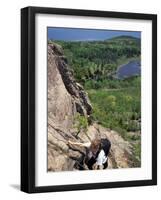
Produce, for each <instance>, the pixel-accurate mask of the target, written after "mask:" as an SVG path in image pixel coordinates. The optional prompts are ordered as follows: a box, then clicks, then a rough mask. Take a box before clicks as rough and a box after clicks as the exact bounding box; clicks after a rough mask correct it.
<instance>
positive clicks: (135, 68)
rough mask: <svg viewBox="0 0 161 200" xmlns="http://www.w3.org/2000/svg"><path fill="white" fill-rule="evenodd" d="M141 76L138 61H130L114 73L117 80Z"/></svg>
mask: <svg viewBox="0 0 161 200" xmlns="http://www.w3.org/2000/svg"><path fill="white" fill-rule="evenodd" d="M140 74H141V63H140V61H136V60H135V61H130V62H129V63H127V64H124V65H121V66H120V67H119V68H118V70H117V73H116V76H117V78H119V79H124V78H127V77H131V76H137V75H140Z"/></svg>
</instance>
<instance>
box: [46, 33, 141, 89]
mask: <svg viewBox="0 0 161 200" xmlns="http://www.w3.org/2000/svg"><path fill="white" fill-rule="evenodd" d="M50 42H52V41H50ZM55 42H56V43H58V44H60V45H61V46H62V47H63V49H64V54H65V56H66V57H67V61H68V64H69V65H70V66H71V68H72V69H73V73H74V77H75V78H76V79H77V81H78V82H80V83H81V84H83V85H84V86H85V87H87V88H88V87H91V86H92V85H96V87H98V88H99V87H100V86H101V87H102V86H103V87H104V85H106V86H107V87H108V84H107V83H104V82H106V81H107V80H112V79H115V78H118V77H120V76H119V74H117V72H119V73H121V70H120V71H119V70H118V68H119V66H121V65H124V64H128V63H129V62H131V61H132V62H133V61H134V63H133V65H135V63H138V61H139V62H140V53H141V47H140V46H141V45H140V43H141V41H140V39H139V38H135V37H131V36H119V37H115V38H112V39H108V40H104V41H55ZM136 61H137V62H136ZM129 67H130V66H129ZM133 68H134V73H133V72H132V73H128V72H127V71H128V70H127V67H126V70H125V71H126V74H127V77H130V76H133V75H139V72H137V70H139V69H138V68H137V67H136V70H135V67H134V66H133ZM120 69H121V68H120ZM123 71H124V70H123ZM117 75H118V76H117ZM128 75H129V76H128ZM121 77H124V78H126V76H121ZM99 85H100V86H99ZM110 88H111V87H110ZM95 89H96V88H95Z"/></svg>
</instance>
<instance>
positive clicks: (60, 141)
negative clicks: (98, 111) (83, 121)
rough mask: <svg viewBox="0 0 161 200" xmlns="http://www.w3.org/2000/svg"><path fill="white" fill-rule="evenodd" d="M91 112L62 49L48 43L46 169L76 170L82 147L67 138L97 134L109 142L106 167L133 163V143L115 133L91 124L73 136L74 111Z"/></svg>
mask: <svg viewBox="0 0 161 200" xmlns="http://www.w3.org/2000/svg"><path fill="white" fill-rule="evenodd" d="M91 112H92V106H91V104H90V101H89V99H88V95H87V94H86V92H85V91H84V89H83V87H82V86H81V85H80V84H78V83H77V82H76V81H75V79H74V77H73V74H72V71H71V70H70V68H69V66H68V64H67V60H66V58H65V56H64V55H63V50H62V48H61V47H60V46H59V45H57V44H53V43H52V44H48V171H61V170H65V171H68V170H70V171H71V170H76V169H77V168H78V165H79V163H80V161H81V159H82V156H83V155H84V153H85V149H83V148H78V147H76V146H74V145H72V146H71V145H68V143H67V141H68V140H69V139H70V140H72V141H75V142H88V141H89V140H90V139H93V138H95V137H98V136H100V137H101V138H108V139H109V140H110V141H111V143H112V147H111V151H110V158H109V166H108V168H124V167H130V166H132V160H131V155H132V146H131V145H130V144H129V143H128V142H126V141H124V140H123V138H121V136H119V134H118V133H117V132H114V131H111V130H108V129H106V128H104V127H101V126H100V125H98V124H96V123H94V124H92V125H90V126H89V127H88V130H87V134H85V133H84V132H83V130H82V131H80V134H79V137H77V136H76V135H75V130H74V128H73V123H74V118H75V115H76V113H80V114H81V115H83V116H85V117H88V116H89V115H90V114H91Z"/></svg>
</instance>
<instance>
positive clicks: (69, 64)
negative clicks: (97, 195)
mask: <svg viewBox="0 0 161 200" xmlns="http://www.w3.org/2000/svg"><path fill="white" fill-rule="evenodd" d="M156 184H157V16H156V15H154V14H138V13H122V12H109V11H94V10H74V9H61V8H42V7H27V8H23V9H21V190H22V191H24V192H28V193H35V192H54V191H67V190H85V189H100V188H115V187H130V186H146V185H156Z"/></svg>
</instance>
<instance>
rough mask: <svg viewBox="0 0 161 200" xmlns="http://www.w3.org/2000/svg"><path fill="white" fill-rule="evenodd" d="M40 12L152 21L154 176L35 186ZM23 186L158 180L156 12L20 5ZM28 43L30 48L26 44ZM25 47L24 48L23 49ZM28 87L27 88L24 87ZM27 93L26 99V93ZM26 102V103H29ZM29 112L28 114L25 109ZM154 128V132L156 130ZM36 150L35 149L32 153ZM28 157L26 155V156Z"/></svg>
mask: <svg viewBox="0 0 161 200" xmlns="http://www.w3.org/2000/svg"><path fill="white" fill-rule="evenodd" d="M37 13H42V14H43V13H46V14H61V15H64V14H66V15H76V16H79V15H81V16H95V17H97V16H98V17H114V18H126V19H144V20H147V19H149V20H151V21H152V50H153V51H152V64H153V68H152V72H153V73H152V76H153V79H152V85H153V91H152V92H153V95H154V96H153V97H152V98H153V101H152V116H153V120H152V136H153V138H152V156H153V159H152V179H150V180H139V181H124V182H107V183H90V184H74V185H61V186H42V187H39V186H35V178H36V177H35V15H36V14H37ZM21 26H22V27H21V66H22V67H21V116H22V122H21V190H22V191H25V192H28V193H34V192H52V191H68V190H82V189H83V190H84V189H103V188H116V187H132V186H147V185H156V184H157V132H156V131H157V127H156V125H157V121H156V119H157V115H156V114H157V105H156V103H157V100H156V98H155V97H157V88H156V87H155V86H156V84H157V76H156V74H157V71H156V69H157V62H156V58H157V55H156V53H157V48H156V47H157V38H156V36H157V16H156V15H153V14H140V13H120V12H108V11H92V10H88V11H87V10H73V9H59V8H41V7H27V8H24V9H21ZM26 47H27V48H26ZM22 50H23V51H22ZM23 89H25V91H23ZM26 96H28V98H27V99H26V98H25V97H26ZM26 103H27V106H26ZM24 111H25V112H27V114H28V115H27V114H26V113H25V112H24ZM154 131H155V133H154ZM33 152H34V153H33ZM24 157H25V158H24Z"/></svg>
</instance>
